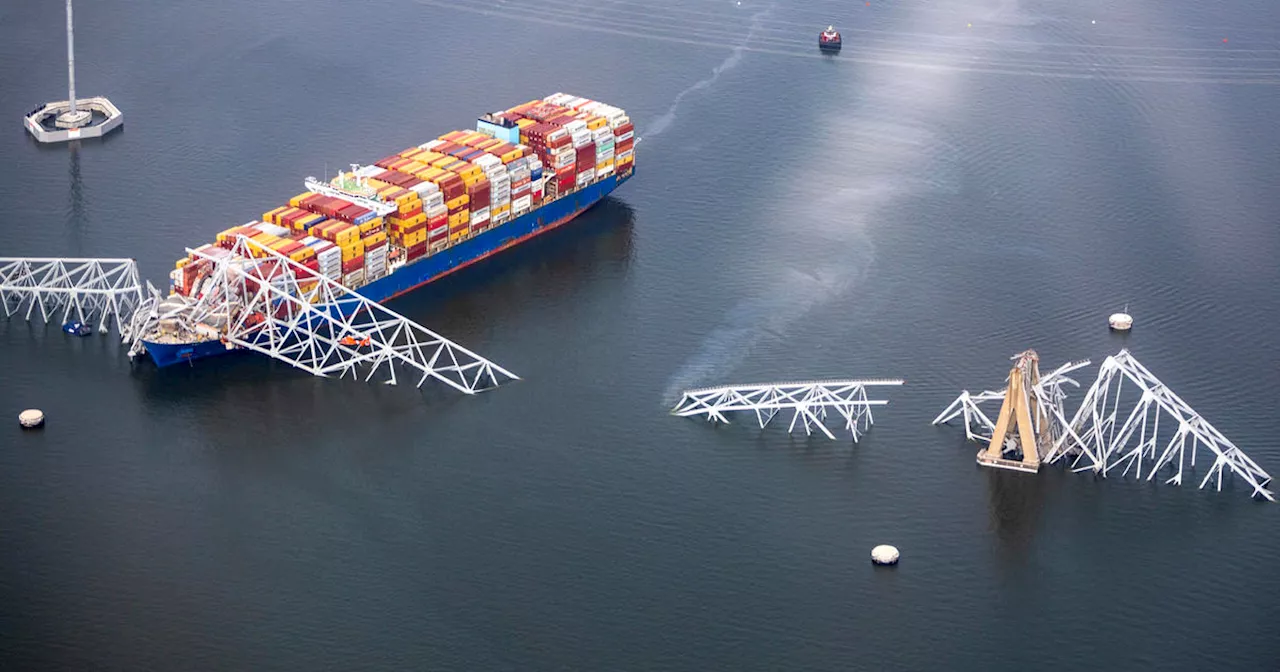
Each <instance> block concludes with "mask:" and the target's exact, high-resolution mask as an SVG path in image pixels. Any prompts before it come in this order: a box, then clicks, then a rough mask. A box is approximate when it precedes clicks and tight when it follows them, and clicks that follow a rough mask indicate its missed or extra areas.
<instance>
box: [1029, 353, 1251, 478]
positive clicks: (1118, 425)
mask: <svg viewBox="0 0 1280 672" xmlns="http://www.w3.org/2000/svg"><path fill="white" fill-rule="evenodd" d="M1126 380H1127V381H1129V383H1131V385H1132V387H1133V388H1134V390H1135V394H1131V395H1129V397H1130V398H1129V399H1127V400H1126V402H1127V403H1125V407H1126V408H1128V407H1129V406H1132V410H1130V411H1129V413H1128V414H1127V416H1125V417H1124V419H1123V421H1120V418H1121V415H1122V414H1121V398H1122V391H1124V387H1125V386H1124V383H1125V381H1126ZM1135 395H1136V396H1137V399H1136V400H1134V399H1132V397H1133V396H1135ZM1161 417H1164V418H1165V422H1164V423H1163V427H1164V428H1165V429H1166V430H1167V429H1168V428H1169V427H1170V426H1172V427H1173V428H1174V431H1173V433H1172V436H1169V435H1168V432H1167V431H1166V434H1165V437H1167V439H1168V440H1167V441H1166V442H1161V435H1160V433H1159V432H1160V429H1161V422H1160V420H1161ZM1070 430H1071V431H1069V432H1066V433H1064V434H1063V435H1062V436H1061V437H1060V438H1059V439H1058V440H1057V442H1056V443H1055V445H1054V450H1053V451H1052V452H1051V453H1050V456H1049V459H1048V460H1046V461H1049V462H1056V461H1059V460H1064V459H1066V458H1067V457H1073V458H1074V459H1072V461H1071V466H1072V469H1073V470H1074V471H1093V472H1095V473H1099V474H1101V475H1103V476H1106V475H1107V473H1108V472H1110V471H1112V470H1113V469H1115V468H1116V467H1119V466H1121V465H1123V466H1124V470H1123V471H1122V472H1121V476H1124V475H1126V474H1128V473H1129V469H1130V468H1131V467H1132V468H1133V470H1134V475H1135V476H1137V477H1138V478H1142V466H1143V459H1144V458H1146V459H1148V460H1150V461H1151V462H1149V463H1148V467H1147V479H1146V480H1148V481H1150V480H1152V479H1153V478H1154V477H1155V475H1156V472H1157V471H1159V470H1160V469H1162V468H1164V467H1169V468H1170V469H1172V470H1173V471H1174V474H1173V476H1171V477H1170V478H1169V479H1167V480H1166V481H1165V482H1166V483H1173V484H1176V485H1181V484H1182V477H1183V473H1184V468H1185V467H1186V466H1191V467H1195V464H1196V451H1197V448H1199V447H1200V446H1204V447H1205V448H1207V449H1208V450H1209V451H1210V452H1211V453H1212V454H1213V455H1214V461H1213V464H1212V465H1211V466H1210V467H1209V471H1208V473H1206V474H1205V476H1204V478H1203V479H1202V480H1201V481H1200V488H1201V489H1203V488H1204V486H1205V485H1207V484H1208V483H1209V482H1210V481H1211V480H1215V478H1216V481H1217V489H1218V491H1221V490H1222V476H1223V472H1224V471H1226V470H1227V469H1230V470H1231V472H1232V473H1234V474H1235V475H1236V476H1238V477H1240V478H1241V479H1243V480H1244V481H1245V482H1246V483H1248V484H1249V487H1250V488H1251V489H1252V491H1253V492H1252V496H1255V497H1256V496H1261V497H1264V498H1266V499H1267V500H1270V501H1273V502H1274V501H1275V497H1274V496H1273V495H1272V493H1271V491H1270V490H1268V489H1267V488H1266V486H1267V485H1268V484H1269V483H1270V482H1271V476H1270V475H1268V474H1267V472H1265V471H1263V470H1262V468H1261V467H1259V466H1258V465H1257V463H1255V462H1254V461H1253V460H1251V459H1249V456H1248V455H1245V454H1244V452H1243V451H1241V450H1240V449H1239V448H1237V447H1236V446H1235V445H1234V444H1232V443H1231V442H1230V441H1229V440H1227V438H1226V437H1225V436H1223V435H1222V433H1221V432H1219V431H1218V430H1217V429H1216V428H1214V426H1213V425H1211V424H1209V422H1208V421H1207V420H1205V419H1204V418H1202V417H1201V416H1200V414H1199V413H1196V411H1195V409H1193V408H1191V407H1190V406H1189V405H1187V403H1186V402H1185V401H1183V400H1182V399H1181V398H1180V397H1178V395H1176V394H1174V393H1173V391H1172V390H1170V389H1169V388H1168V387H1166V386H1165V384H1164V383H1162V382H1160V379H1158V378H1156V377H1155V376H1154V375H1152V373H1151V372H1150V371H1148V370H1147V368H1146V367H1144V366H1143V365H1142V364H1141V363H1139V362H1138V360H1137V359H1135V358H1134V357H1133V355H1132V354H1130V353H1129V351H1128V350H1121V351H1120V354H1118V355H1115V356H1113V357H1108V358H1107V359H1106V361H1104V362H1103V363H1102V367H1101V369H1100V370H1099V371H1098V378H1097V380H1096V381H1094V383H1093V386H1092V387H1090V388H1089V391H1088V392H1087V393H1086V394H1085V397H1084V401H1083V402H1082V403H1081V405H1080V408H1079V409H1077V410H1076V414H1075V417H1074V418H1073V419H1072V420H1071V423H1070ZM1188 442H1190V446H1188V445H1187V444H1188ZM1188 448H1190V450H1189V451H1188ZM1188 461H1189V463H1190V464H1189V465H1188V464H1187V462H1188ZM1081 463H1083V464H1081Z"/></svg>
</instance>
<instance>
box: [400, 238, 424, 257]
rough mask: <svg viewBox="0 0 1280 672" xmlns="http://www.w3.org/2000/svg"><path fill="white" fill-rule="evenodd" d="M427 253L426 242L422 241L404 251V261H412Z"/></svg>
mask: <svg viewBox="0 0 1280 672" xmlns="http://www.w3.org/2000/svg"><path fill="white" fill-rule="evenodd" d="M426 253H427V242H426V241H425V240H424V241H422V242H421V243H418V244H417V245H414V246H413V247H410V248H409V249H407V250H406V251H405V255H404V256H405V259H407V260H409V261H413V260H414V259H417V258H418V257H421V256H422V255H424V254H426Z"/></svg>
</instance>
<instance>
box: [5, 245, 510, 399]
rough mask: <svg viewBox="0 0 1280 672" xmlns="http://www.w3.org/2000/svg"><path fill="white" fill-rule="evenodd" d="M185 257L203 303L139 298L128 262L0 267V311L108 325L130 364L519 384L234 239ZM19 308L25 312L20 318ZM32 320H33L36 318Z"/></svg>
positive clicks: (149, 294) (480, 386)
mask: <svg viewBox="0 0 1280 672" xmlns="http://www.w3.org/2000/svg"><path fill="white" fill-rule="evenodd" d="M187 252H188V253H189V254H190V255H192V257H193V258H199V259H202V260H204V261H207V262H209V264H210V268H211V269H212V271H211V273H210V274H209V278H210V279H211V282H209V283H207V285H206V287H207V288H208V289H207V290H206V291H205V292H204V293H203V294H202V295H201V296H199V297H197V298H195V299H189V298H187V297H184V296H181V295H173V296H170V297H168V298H162V297H161V296H160V292H159V291H158V290H156V289H155V287H154V286H153V285H151V283H147V289H146V291H144V290H143V288H142V287H141V285H140V284H139V280H138V269H137V265H136V263H135V262H134V261H133V260H131V259H34V258H31V259H28V258H0V303H3V305H4V309H5V315H6V317H8V316H12V315H15V314H17V313H20V312H25V317H26V318H27V319H28V320H30V319H31V316H32V315H33V314H36V313H37V312H38V314H39V316H40V317H41V318H42V319H43V320H44V321H46V322H48V321H49V320H50V319H51V318H54V317H56V316H58V314H59V313H61V317H62V319H63V320H64V321H65V320H67V319H68V318H69V317H71V316H74V317H75V318H76V319H77V320H80V321H81V322H85V323H87V322H88V321H89V320H91V319H93V318H95V317H98V318H101V321H100V324H99V331H101V332H103V333H106V332H107V331H108V324H109V323H110V322H111V321H113V320H114V321H115V323H116V327H117V330H118V332H119V333H120V337H121V340H122V342H124V343H127V344H129V345H130V348H129V356H130V357H131V358H133V357H136V356H138V355H140V354H142V352H144V348H143V346H142V339H143V337H144V336H146V337H152V336H154V335H156V334H157V333H160V332H167V333H166V336H165V337H166V338H172V339H176V340H177V341H180V342H185V341H200V340H203V341H209V340H213V341H215V342H217V341H220V342H221V343H222V344H223V345H224V346H225V347H226V348H227V349H228V350H232V349H237V348H243V349H245V350H250V351H253V352H257V353H261V354H264V355H267V356H269V357H272V358H274V359H278V360H280V361H283V362H286V363H288V364H289V365H291V366H294V367H296V368H299V369H302V370H304V371H307V372H308V373H311V374H313V375H316V376H322V377H328V376H330V375H334V374H336V375H338V377H345V376H347V375H348V374H351V375H352V376H353V377H357V376H361V375H363V378H364V380H366V381H368V380H369V379H370V378H372V377H373V376H374V375H375V374H377V373H378V372H379V371H383V372H384V373H385V374H386V377H387V379H386V382H387V383H388V384H392V385H394V384H396V368H397V367H399V368H403V369H408V370H411V371H414V372H415V373H416V374H421V377H420V378H418V380H417V386H418V387H421V386H422V384H423V383H425V382H426V381H427V379H429V378H434V379H436V380H438V381H440V382H442V383H444V384H446V385H448V386H449V387H452V388H454V389H455V390H458V391H460V392H463V393H465V394H474V393H476V392H479V391H482V390H485V389H488V388H491V387H495V386H497V385H499V384H500V383H501V382H506V381H508V380H518V379H519V378H518V377H517V376H516V375H515V374H513V373H511V372H510V371H507V370H506V369H504V368H502V367H501V366H498V365H497V364H495V363H493V362H491V361H489V360H488V359H485V358H483V357H481V356H479V355H477V354H475V353H474V352H472V351H470V350H468V349H466V348H464V347H462V346H460V345H458V344H457V343H454V342H453V341H450V340H448V339H446V338H444V337H443V336H440V335H439V334H437V333H435V332H433V331H431V330H429V329H427V328H426V327H424V326H422V325H420V324H418V323H417V322H414V321H413V320H410V319H409V318H407V317H404V316H403V315H400V314H399V313H396V312H395V311H392V310H390V309H388V308H386V307H384V306H382V305H381V304H379V303H376V302H374V301H371V300H369V299H367V298H365V297H364V296H361V295H360V294H358V293H356V292H354V291H352V290H350V289H347V288H346V287H344V286H342V285H341V284H339V283H337V282H334V281H333V280H330V279H329V278H327V277H325V276H323V275H320V274H317V273H314V272H312V271H311V270H310V269H307V268H306V267H304V266H302V265H300V264H298V263H297V262H294V261H292V260H290V259H289V258H287V257H284V256H282V255H280V254H279V253H278V252H276V251H274V250H270V249H267V248H264V247H262V246H260V245H258V244H257V243H254V242H253V241H250V240H249V239H247V238H244V237H243V236H241V237H239V238H238V240H237V241H236V242H235V244H234V246H233V248H232V250H231V254H229V255H220V256H217V257H214V256H210V255H208V254H205V253H204V252H201V251H198V250H190V249H188V250H187ZM24 307H25V311H24V310H23V309H24ZM37 307H38V308H39V311H36V308H37Z"/></svg>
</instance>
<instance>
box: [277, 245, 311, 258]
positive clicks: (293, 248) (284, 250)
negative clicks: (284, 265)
mask: <svg viewBox="0 0 1280 672" xmlns="http://www.w3.org/2000/svg"><path fill="white" fill-rule="evenodd" d="M303 247H305V246H304V245H303V244H302V243H299V242H297V241H293V242H290V243H286V244H285V245H284V246H283V247H281V248H279V249H277V250H276V252H277V253H278V254H281V255H283V256H286V257H287V256H289V255H291V254H293V253H294V252H297V251H298V250H301V249H302V248H303Z"/></svg>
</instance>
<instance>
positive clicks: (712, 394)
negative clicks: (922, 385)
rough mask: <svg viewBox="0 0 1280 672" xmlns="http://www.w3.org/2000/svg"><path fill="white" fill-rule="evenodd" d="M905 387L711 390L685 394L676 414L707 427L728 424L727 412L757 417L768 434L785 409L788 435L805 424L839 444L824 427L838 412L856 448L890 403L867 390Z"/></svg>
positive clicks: (829, 384) (819, 384) (862, 383)
mask: <svg viewBox="0 0 1280 672" xmlns="http://www.w3.org/2000/svg"><path fill="white" fill-rule="evenodd" d="M902 384H903V381H901V380H896V379H884V380H880V379H875V380H827V381H809V382H799V383H764V384H758V385H730V386H726V387H709V388H702V389H697V390H688V391H686V392H685V393H684V397H683V398H682V399H681V400H680V403H679V404H677V405H676V407H675V408H674V409H672V410H671V413H672V414H673V415H678V416H681V417H691V416H695V415H705V416H706V418H707V421H708V422H723V423H726V424H728V422H729V419H728V418H726V417H725V413H731V412H744V413H754V414H755V416H756V420H757V421H758V422H759V423H760V428H761V429H764V428H765V426H766V425H768V424H769V421H771V420H773V418H774V416H776V415H777V414H778V412H779V411H782V410H784V409H785V410H790V411H791V425H790V426H789V427H788V428H787V431H788V432H793V431H795V428H796V423H797V422H803V423H804V432H805V434H806V435H809V434H811V433H812V430H813V429H818V430H819V431H821V432H822V433H823V434H826V435H827V438H829V439H832V440H835V438H836V437H835V435H834V434H832V433H831V431H830V430H829V429H827V427H826V425H825V424H824V421H825V420H826V418H827V411H828V410H833V411H835V412H836V413H837V414H839V415H840V416H841V417H842V418H844V420H845V424H844V426H845V429H847V430H849V431H850V433H852V434H853V440H854V442H855V443H856V442H857V441H858V436H859V429H861V431H862V433H865V432H866V430H867V429H869V428H870V427H871V423H872V417H871V407H872V406H884V405H886V404H888V403H889V402H888V401H886V400H878V399H869V398H868V397H867V388H868V387H875V386H888V385H902Z"/></svg>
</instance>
